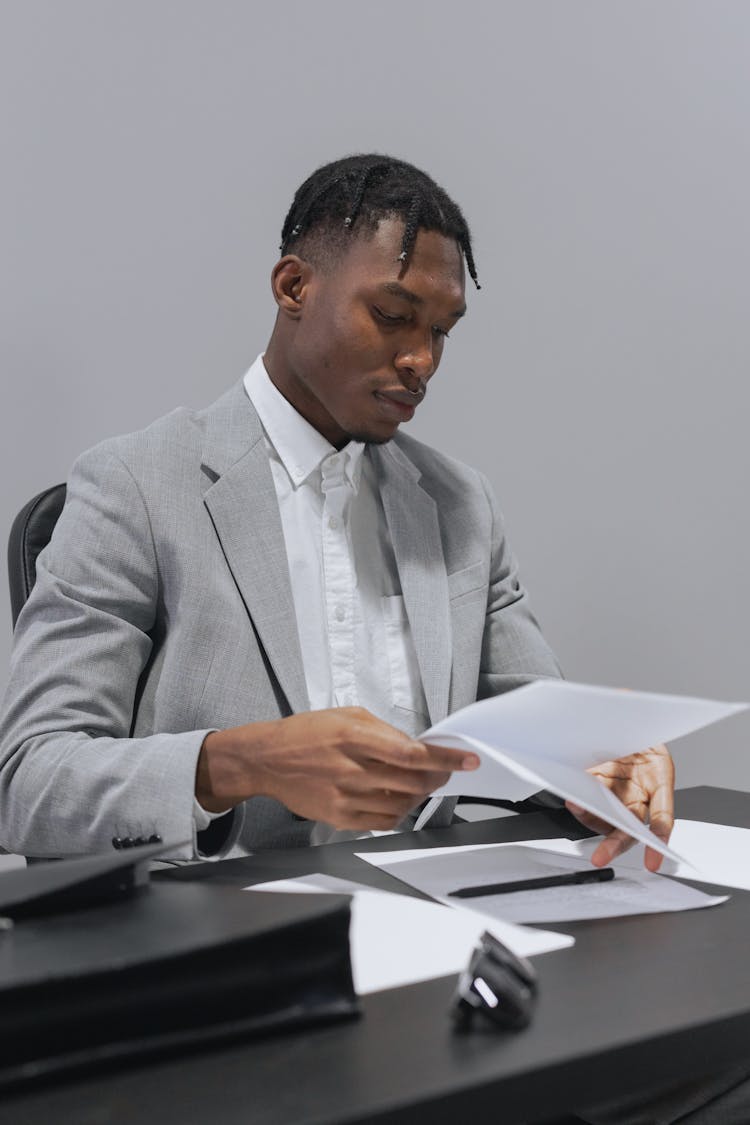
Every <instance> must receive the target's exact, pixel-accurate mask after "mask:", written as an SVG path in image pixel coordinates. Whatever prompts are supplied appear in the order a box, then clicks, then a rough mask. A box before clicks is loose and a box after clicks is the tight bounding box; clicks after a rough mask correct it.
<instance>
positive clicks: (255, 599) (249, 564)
mask: <svg viewBox="0 0 750 1125" xmlns="http://www.w3.org/2000/svg"><path fill="white" fill-rule="evenodd" d="M203 419H204V424H205V440H204V446H203V466H202V467H203V470H204V473H205V476H206V479H207V483H208V488H207V490H206V492H205V493H204V498H203V499H204V503H205V505H206V508H207V509H208V512H209V514H210V516H211V520H212V522H213V525H214V529H215V531H216V535H217V536H218V538H219V541H220V543H221V548H222V550H223V552H224V555H225V557H226V560H227V563H228V564H229V568H230V570H231V571H232V575H233V577H234V580H235V582H236V583H237V588H238V589H239V592H240V594H241V596H242V600H243V601H244V603H245V606H246V607H247V611H248V613H249V615H250V617H251V619H252V622H253V625H254V627H255V630H256V632H257V634H258V637H259V639H260V642H261V644H262V645H263V648H264V649H265V652H266V655H267V657H268V660H269V662H270V664H271V667H272V668H273V671H274V673H275V675H276V678H277V679H278V681H279V683H280V685H281V688H282V690H283V692H284V694H285V695H286V698H287V701H288V703H289V706H290V708H291V710H292V712H299V711H307V710H309V706H310V704H309V700H308V696H307V687H306V684H305V674H304V669H303V665H302V652H301V649H300V643H299V635H298V633H297V619H296V615H295V610H294V599H293V597H292V587H291V582H290V580H289V565H288V562H287V556H286V548H285V546H284V533H283V531H282V527H281V517H280V515H279V506H278V502H277V499H276V492H275V489H274V484H273V477H272V476H271V468H270V465H269V463H268V454H267V453H266V449H265V445H264V442H263V431H262V428H261V425H260V421H259V419H258V416H257V414H256V412H255V410H254V409H253V406H252V403H251V402H250V400H249V399H248V397H247V395H246V393H245V389H244V386H243V385H242V383H239V384H238V385H237V386H235V387H234V388H232V390H230V391H229V392H228V393H227V394H226V395H224V396H223V398H221V399H219V401H218V402H217V403H215V404H214V406H213V407H210V408H209V410H207V411H206V412H205V413H204V415H203Z"/></svg>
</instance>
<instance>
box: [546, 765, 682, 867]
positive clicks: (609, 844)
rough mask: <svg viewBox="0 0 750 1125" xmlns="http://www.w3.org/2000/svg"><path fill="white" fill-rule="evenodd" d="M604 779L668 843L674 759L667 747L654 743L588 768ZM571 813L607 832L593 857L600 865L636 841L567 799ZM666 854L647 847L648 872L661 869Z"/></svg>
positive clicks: (585, 822) (617, 795)
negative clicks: (638, 750)
mask: <svg viewBox="0 0 750 1125" xmlns="http://www.w3.org/2000/svg"><path fill="white" fill-rule="evenodd" d="M588 772H589V773H590V774H593V776H594V777H596V778H598V779H599V780H600V781H602V782H604V784H605V785H606V786H608V788H609V789H611V790H612V792H613V793H614V795H615V796H616V797H618V798H619V799H620V800H621V801H622V803H623V804H624V805H626V806H627V808H629V809H630V811H631V812H633V813H635V815H636V816H637V817H638V819H639V820H642V821H644V823H645V822H648V824H649V827H650V828H651V831H652V832H653V833H654V835H655V836H658V837H659V839H660V840H663V841H664V843H665V844H666V843H667V842H668V840H669V837H670V835H671V833H672V828H673V827H674V762H673V761H672V757H671V755H670V753H669V751H668V750H667V748H666V746H654V747H653V748H652V749H651V750H644V751H643V752H642V753H640V754H630V755H629V756H628V757H627V758H618V759H617V760H616V761H613V762H602V763H601V765H598V766H594V767H593V768H592V769H590V770H589V771H588ZM566 807H567V809H568V811H569V812H572V813H573V815H574V816H575V817H576V818H577V819H578V820H580V822H581V824H585V826H586V827H587V828H590V829H592V831H594V832H599V833H601V834H602V835H604V837H605V839H604V840H602V842H601V844H600V845H599V847H598V848H597V849H596V851H595V852H594V854H593V855H592V857H591V862H592V863H593V864H595V865H596V866H597V867H606V865H607V864H608V863H611V862H612V860H613V859H615V857H616V856H618V855H620V854H621V853H622V852H624V851H626V850H627V849H628V848H629V847H631V845H632V844H633V843H634V841H633V839H632V837H631V836H628V835H627V834H626V833H625V832H623V831H622V830H621V829H619V828H612V826H611V825H610V824H606V823H605V822H604V821H602V820H600V819H599V818H598V817H596V816H594V815H593V814H592V813H589V812H586V811H585V810H584V809H581V808H579V807H578V806H577V805H574V804H573V803H572V802H570V801H566ZM662 859H663V856H662V855H661V854H660V852H657V851H654V849H653V848H646V855H645V863H646V867H647V868H648V870H649V871H658V870H659V868H660V866H661V861H662Z"/></svg>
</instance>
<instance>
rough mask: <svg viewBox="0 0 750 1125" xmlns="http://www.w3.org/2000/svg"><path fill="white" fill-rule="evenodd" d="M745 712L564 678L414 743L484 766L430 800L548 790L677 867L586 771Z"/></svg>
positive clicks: (471, 713) (474, 707)
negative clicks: (458, 750)
mask: <svg viewBox="0 0 750 1125" xmlns="http://www.w3.org/2000/svg"><path fill="white" fill-rule="evenodd" d="M747 706H748V705H747V704H745V703H719V702H715V701H713V700H708V699H695V698H691V697H687V696H676V695H657V694H654V693H651V692H638V691H620V690H617V689H615V688H605V687H593V686H591V685H587V684H576V683H569V682H567V681H565V680H537V681H536V682H535V683H532V684H527V685H526V686H525V687H521V688H518V689H517V690H516V691H511V692H507V693H505V694H504V695H498V696H495V697H493V698H492V699H486V700H482V701H481V702H479V703H472V704H471V705H470V706H469V707H465V708H463V709H462V710H461V711H456V712H454V713H453V714H452V715H449V716H448V717H447V718H446V719H443V720H442V721H441V722H439V723H436V724H435V725H434V726H433V727H430V729H429V730H427V731H425V732H424V734H422V735H420V738H421V739H422V740H423V741H426V742H433V743H440V744H443V745H447V746H464V747H467V748H469V749H472V750H474V751H475V752H476V753H477V754H479V756H480V759H481V765H480V767H479V769H477V770H475V771H473V772H471V773H461V772H455V773H453V774H452V775H451V777H450V780H449V781H448V783H447V785H445V786H443V787H442V788H441V789H439V790H437V791H436V794H435V795H436V796H450V795H458V796H466V797H480V798H481V797H502V798H505V799H507V800H512V801H517V800H521V799H522V798H524V797H528V796H530V795H531V794H532V793H535V792H537V791H538V790H539V789H549V790H550V791H551V792H553V793H556V794H558V796H560V797H563V798H564V799H565V800H570V801H573V802H575V803H576V804H578V805H580V806H582V807H583V808H585V809H588V810H589V812H593V813H595V814H596V815H597V816H601V817H603V818H604V819H605V820H606V821H607V822H608V823H609V824H612V825H613V826H614V827H616V828H621V829H623V830H624V831H626V832H627V833H628V834H629V835H631V836H633V837H634V838H635V839H637V840H640V841H641V842H642V843H644V844H648V845H649V846H650V847H653V848H655V849H656V850H657V851H659V852H662V853H663V854H664V855H668V856H670V857H671V858H672V859H673V860H675V861H679V860H680V858H681V857H680V856H679V855H678V854H677V852H675V851H674V850H673V849H671V848H670V847H668V846H666V845H664V844H663V843H662V842H661V841H660V840H658V839H657V837H656V836H654V835H653V833H652V832H651V831H650V830H649V829H648V828H647V827H646V826H645V825H643V824H642V823H641V822H640V821H639V820H638V819H637V818H636V817H635V816H634V815H633V814H632V813H631V812H630V811H629V810H628V809H627V808H625V806H624V805H623V804H622V803H621V802H620V801H619V800H618V799H617V798H616V797H614V796H613V794H612V793H611V792H610V790H609V789H607V787H606V786H604V785H602V783H601V782H599V781H597V780H596V779H595V778H593V777H592V776H591V775H590V774H588V773H586V770H587V769H588V768H589V767H590V766H595V765H597V764H598V763H600V762H604V761H608V760H609V759H612V758H622V757H626V756H627V755H628V754H633V753H636V752H637V751H640V750H645V749H647V748H648V747H649V746H656V745H658V744H659V743H661V742H670V741H674V739H676V738H680V737H682V736H683V735H685V734H689V733H690V732H691V731H694V730H698V729H699V728H700V727H704V726H707V725H708V724H710V723H713V722H717V721H718V720H719V719H723V718H726V717H727V716H729V715H733V714H737V713H738V712H740V711H743V710H746V709H747Z"/></svg>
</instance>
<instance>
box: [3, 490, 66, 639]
mask: <svg viewBox="0 0 750 1125" xmlns="http://www.w3.org/2000/svg"><path fill="white" fill-rule="evenodd" d="M65 491H66V489H65V485H64V484H53V486H52V488H46V489H45V490H44V492H40V493H39V495H38V496H35V497H34V499H33V500H29V502H28V504H24V506H23V508H21V511H20V512H19V513H18V515H17V516H16V518H15V519H14V520H13V526H12V527H11V529H10V538H9V539H8V581H9V583H10V610H11V614H12V617H13V626H14V628H15V624H16V621H17V619H18V615H19V613H20V612H21V610H22V609H23V605H24V602H25V601H26V599H27V598H28V596H29V594H30V593H31V591H32V589H33V587H34V583H35V582H36V558H37V555H38V554H39V552H40V551H41V549H42V547H46V545H47V543H49V540H50V536H51V535H52V532H53V530H54V527H55V524H56V523H57V520H58V517H59V515H60V512H61V511H62V510H63V504H64V503H65Z"/></svg>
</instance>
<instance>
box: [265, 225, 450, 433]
mask: <svg viewBox="0 0 750 1125" xmlns="http://www.w3.org/2000/svg"><path fill="white" fill-rule="evenodd" d="M402 233H403V224H402V222H401V221H400V220H396V219H387V220H383V221H382V222H381V223H380V225H379V226H378V229H377V231H376V232H375V234H374V235H372V237H367V236H360V237H357V236H356V235H354V237H353V238H352V245H351V247H350V248H349V249H347V250H346V251H345V253H344V254H342V255H341V257H340V258H338V259H337V260H336V261H335V262H334V263H333V264H332V265H330V266H328V267H326V268H324V269H320V268H312V267H310V268H309V269H308V270H307V272H306V273H303V274H302V276H301V279H300V282H299V286H298V289H297V290H296V291H295V293H294V297H293V299H294V301H295V302H296V311H294V313H293V315H294V318H295V319H294V324H293V331H291V332H290V333H288V335H287V336H286V346H285V347H284V348H283V353H282V354H278V352H275V353H274V358H275V359H277V362H275V363H274V364H272V365H271V368H270V372H271V377H272V378H273V381H274V382H275V383H276V385H277V386H278V387H279V389H280V390H281V392H282V393H283V394H284V395H285V397H286V398H287V399H289V401H290V402H291V403H292V405H293V406H294V407H296V409H297V410H298V411H299V412H300V414H302V415H303V416H304V417H305V418H306V419H307V420H308V421H309V422H310V423H311V424H312V425H313V426H315V427H316V429H317V430H319V431H320V433H322V434H323V436H324V437H326V438H327V439H328V440H329V441H330V442H331V444H332V445H335V446H336V447H337V448H341V446H343V445H345V444H346V442H347V441H349V440H350V439H352V438H354V439H355V440H358V441H370V442H385V441H388V440H389V439H390V438H392V437H393V435H394V434H395V432H396V430H397V429H398V427H399V425H400V424H401V423H402V422H408V421H409V420H410V419H411V418H412V416H413V414H414V411H415V409H416V407H417V406H418V405H419V403H420V402H421V400H422V398H423V397H424V391H425V388H426V385H427V382H428V380H429V379H430V378H431V377H432V375H433V374H434V373H435V371H436V370H437V367H438V364H439V363H440V357H441V355H442V352H443V345H444V342H445V338H446V336H447V334H448V332H449V331H450V330H451V328H453V326H454V325H455V323H456V321H457V320H458V319H459V317H461V316H462V315H463V313H464V311H465V294H464V265H463V256H462V254H461V251H460V249H459V247H458V245H457V243H456V241H455V239H451V238H446V237H444V236H443V235H441V234H438V233H437V232H435V231H424V230H420V231H419V232H418V234H417V238H416V241H415V243H414V246H413V248H412V251H411V253H410V255H409V261H408V264H407V267H406V268H405V269H404V268H403V263H402V262H400V261H399V260H398V256H399V253H400V251H401V238H402ZM291 307H292V308H293V309H294V306H291Z"/></svg>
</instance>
